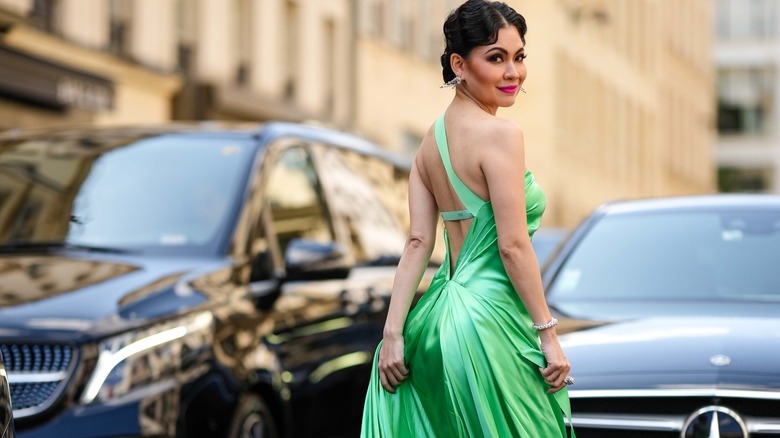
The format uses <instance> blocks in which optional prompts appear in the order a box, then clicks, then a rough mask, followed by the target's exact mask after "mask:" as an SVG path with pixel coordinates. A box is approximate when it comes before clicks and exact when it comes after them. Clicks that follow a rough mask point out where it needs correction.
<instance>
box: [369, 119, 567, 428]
mask: <svg viewBox="0 0 780 438" xmlns="http://www.w3.org/2000/svg"><path fill="white" fill-rule="evenodd" d="M435 132H436V143H437V145H438V147H439V152H440V153H441V156H442V160H443V162H444V165H445V168H446V169H447V175H448V177H449V179H450V183H451V184H452V185H453V187H454V189H455V191H456V193H457V194H458V197H459V198H460V200H461V202H462V203H463V205H464V206H465V207H466V210H462V211H456V212H443V213H442V217H443V218H444V220H445V221H450V220H462V219H470V218H472V217H473V222H472V223H471V227H470V229H469V232H468V235H467V236H466V239H465V241H464V242H463V246H462V249H461V251H460V254H459V257H458V259H457V262H456V266H455V267H454V269H451V268H450V265H451V263H450V254H449V239H448V238H447V231H446V228H445V231H444V238H445V242H447V255H446V256H445V259H444V263H443V264H442V265H441V267H440V268H439V270H438V271H437V273H436V275H435V276H434V278H433V280H432V282H431V285H430V287H429V289H428V291H427V292H426V293H425V294H424V295H423V296H422V298H421V299H420V301H419V302H418V303H417V305H416V306H415V307H414V309H412V311H411V312H410V313H409V316H408V318H407V321H406V325H405V327H404V342H405V357H406V362H407V364H408V366H409V377H408V378H407V379H406V381H404V383H403V384H401V385H400V386H399V387H398V388H396V393H395V394H392V393H389V392H387V391H385V389H384V388H383V387H382V385H381V383H380V380H379V370H378V368H377V363H378V358H379V348H377V351H376V354H375V356H374V366H373V369H372V375H371V381H370V383H369V387H368V393H367V395H366V402H365V407H364V411H363V424H362V432H361V436H363V437H377V438H378V437H382V438H397V437H415V438H416V437H445V438H450V437H528V438H552V437H566V428H565V426H564V413H565V414H566V416H568V417H569V418H570V417H571V414H570V407H569V398H568V392H567V390H566V388H564V389H562V390H561V391H558V392H556V393H553V394H547V390H548V389H549V386H548V385H547V384H546V383H545V381H544V379H543V377H542V375H541V373H540V372H539V367H544V366H545V359H544V355H543V354H542V352H541V349H540V344H539V337H538V334H537V333H536V331H535V330H534V329H533V327H532V326H533V321H532V320H531V318H530V317H529V315H528V312H527V311H526V309H525V307H524V306H523V303H522V301H521V300H520V298H519V296H518V295H517V292H516V291H515V289H514V287H513V286H512V283H511V282H510V280H509V277H508V275H507V273H506V270H505V269H504V266H503V264H502V261H501V257H500V255H499V251H498V239H497V235H496V222H495V218H494V216H493V209H492V207H491V204H490V202H489V201H488V202H485V201H483V200H482V199H480V198H479V197H478V196H477V195H475V194H474V193H473V192H472V191H471V190H469V189H468V187H466V185H465V184H463V182H462V181H461V180H460V179H459V178H458V176H457V175H455V172H454V171H453V170H452V164H451V163H450V157H449V151H448V147H447V138H446V132H445V129H444V116H442V117H440V118H439V120H438V121H437V122H436V127H435ZM525 197H526V209H527V216H528V232H529V234H531V235H533V233H534V232H535V231H536V229H537V228H538V227H539V222H540V220H541V217H542V212H543V211H544V208H545V204H546V202H545V196H544V193H543V192H542V190H541V189H540V188H539V186H538V185H537V184H536V182H535V181H534V177H533V175H532V174H531V173H530V172H528V171H526V173H525ZM380 346H381V344H380ZM572 436H573V434H572Z"/></svg>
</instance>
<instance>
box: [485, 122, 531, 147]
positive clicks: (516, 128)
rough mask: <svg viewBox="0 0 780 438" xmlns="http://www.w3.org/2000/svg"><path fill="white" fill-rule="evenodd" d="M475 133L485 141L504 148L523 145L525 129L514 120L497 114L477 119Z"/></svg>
mask: <svg viewBox="0 0 780 438" xmlns="http://www.w3.org/2000/svg"><path fill="white" fill-rule="evenodd" d="M475 122H476V123H473V133H474V134H475V135H476V136H477V137H478V138H481V139H483V140H484V141H485V142H487V143H489V144H491V145H496V146H498V147H501V148H504V147H509V148H515V147H518V146H522V141H523V129H522V128H521V127H520V125H518V124H517V123H516V122H514V121H512V120H507V119H502V118H500V117H496V116H490V117H486V118H484V119H482V120H475Z"/></svg>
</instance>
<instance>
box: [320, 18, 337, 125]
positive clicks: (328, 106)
mask: <svg viewBox="0 0 780 438" xmlns="http://www.w3.org/2000/svg"><path fill="white" fill-rule="evenodd" d="M323 29H324V31H325V35H324V37H325V39H324V41H325V65H324V66H323V71H322V73H323V80H324V86H325V113H326V116H327V117H330V119H331V120H332V119H334V118H335V117H334V114H333V112H334V109H335V107H336V45H337V41H336V23H335V22H334V21H333V19H327V20H325V25H324V26H323Z"/></svg>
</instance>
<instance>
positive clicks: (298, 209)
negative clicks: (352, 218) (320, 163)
mask: <svg viewBox="0 0 780 438" xmlns="http://www.w3.org/2000/svg"><path fill="white" fill-rule="evenodd" d="M265 195H266V200H267V202H266V208H268V213H269V214H270V219H271V228H272V230H273V234H274V235H275V237H276V239H277V243H278V248H279V252H280V254H282V255H284V254H285V252H286V250H287V246H288V245H289V243H290V241H292V240H293V239H305V240H310V241H315V242H320V243H328V242H332V241H334V236H333V230H332V227H331V224H330V220H329V217H328V211H327V207H326V205H325V201H324V199H323V196H322V190H321V187H320V181H319V178H318V177H317V172H316V170H315V168H314V165H313V162H312V159H311V156H310V154H309V152H308V150H307V149H306V148H305V147H303V146H292V147H289V148H287V149H284V150H283V151H282V152H281V153H280V154H279V155H277V156H276V158H275V160H274V161H273V164H272V165H271V167H270V170H269V174H268V179H267V180H266V186H265Z"/></svg>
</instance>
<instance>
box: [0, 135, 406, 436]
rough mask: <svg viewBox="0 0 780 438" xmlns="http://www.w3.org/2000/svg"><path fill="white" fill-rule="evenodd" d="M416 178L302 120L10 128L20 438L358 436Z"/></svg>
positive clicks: (6, 340)
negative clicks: (409, 191) (408, 198)
mask: <svg viewBox="0 0 780 438" xmlns="http://www.w3.org/2000/svg"><path fill="white" fill-rule="evenodd" d="M408 171H409V167H408V162H407V161H406V160H402V159H400V158H397V157H395V156H392V155H390V154H388V153H385V152H382V150H381V149H379V148H378V147H376V146H375V145H373V144H371V143H368V142H366V141H364V140H361V139H359V138H356V137H353V136H350V135H347V134H343V133H339V132H335V131H331V130H327V129H324V128H319V127H313V126H307V125H298V124H287V123H269V124H265V125H261V126H257V125H253V126H238V125H233V126H228V125H222V124H213V123H204V124H198V125H189V124H181V125H165V126H157V127H134V128H104V129H89V130H69V129H60V130H46V131H39V132H30V131H28V132H21V131H8V132H6V133H3V134H1V135H0V351H1V352H2V355H3V356H4V357H5V366H6V368H7V370H8V375H9V377H10V390H11V398H12V399H13V402H14V414H15V419H16V434H17V436H18V437H25V438H27V437H47V438H48V437H52V436H67V437H87V436H179V437H184V436H186V437H197V436H208V437H214V436H219V437H222V436H230V437H243V436H261V435H262V436H272V437H273V436H306V437H309V436H351V435H356V434H357V432H358V430H359V427H360V417H361V414H362V405H363V400H364V395H365V389H366V385H367V383H368V379H369V377H370V376H369V375H370V366H371V362H372V358H373V353H374V349H375V347H376V345H377V343H378V341H379V339H380V338H381V332H382V324H383V322H384V318H385V315H386V307H387V302H388V300H389V292H390V289H391V283H392V276H393V272H394V266H395V263H396V262H397V260H398V257H399V255H400V251H401V250H402V249H403V242H404V239H405V237H406V233H407V229H408V222H407V203H406V194H407V184H408V183H407V177H408ZM0 396H2V394H0Z"/></svg>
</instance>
